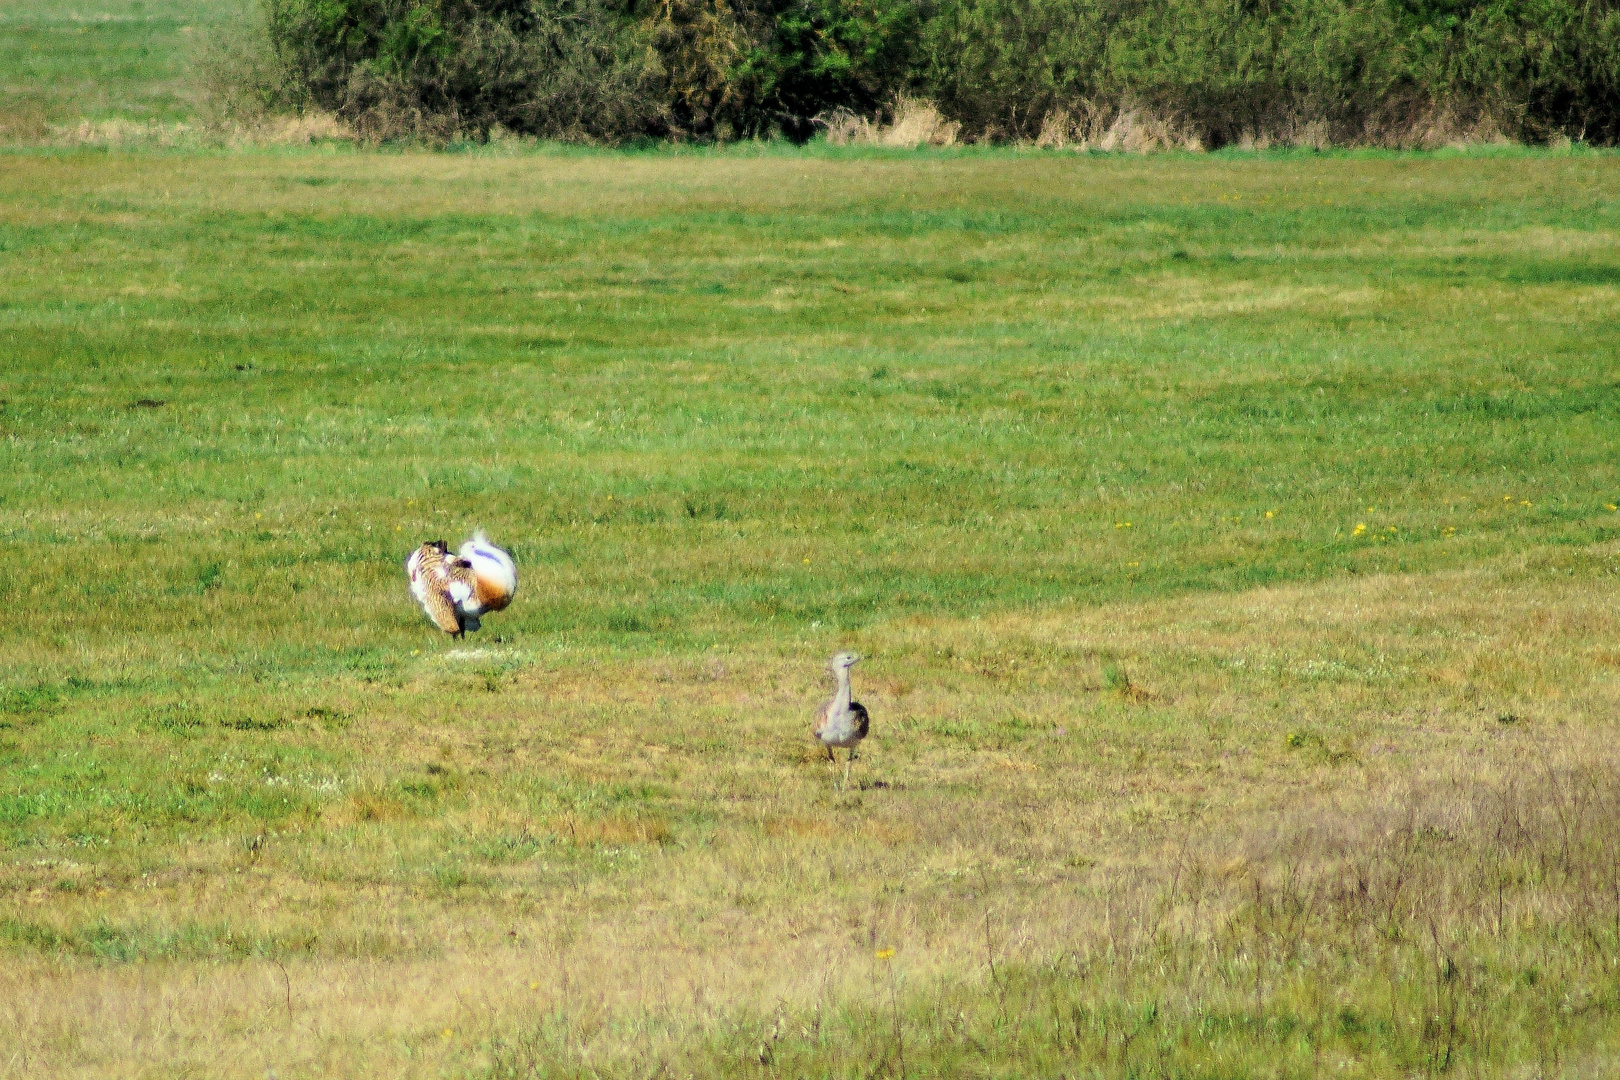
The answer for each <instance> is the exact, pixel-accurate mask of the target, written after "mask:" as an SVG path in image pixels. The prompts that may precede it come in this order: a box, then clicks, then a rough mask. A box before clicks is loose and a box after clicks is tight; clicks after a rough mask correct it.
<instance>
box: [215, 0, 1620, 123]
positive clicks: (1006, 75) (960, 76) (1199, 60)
mask: <svg viewBox="0 0 1620 1080" xmlns="http://www.w3.org/2000/svg"><path fill="white" fill-rule="evenodd" d="M1616 2H1617V0H1580V2H1577V0H1291V2H1284V0H1163V2H1160V3H1147V2H1145V0H760V2H744V0H264V3H265V5H266V7H265V10H266V14H267V27H268V41H269V43H270V48H271V50H272V52H273V55H274V58H275V60H276V65H275V72H276V75H275V79H274V80H269V81H273V82H274V83H275V86H274V95H273V96H279V97H280V98H281V99H283V100H288V101H297V102H304V103H309V104H314V105H317V106H319V107H322V108H325V109H328V110H331V111H332V112H334V113H336V114H338V115H339V116H340V117H342V118H344V119H345V120H347V121H348V122H349V123H351V124H353V125H354V126H355V127H356V128H357V129H358V130H359V131H360V132H361V133H362V134H364V135H367V136H370V137H374V138H388V137H392V136H396V135H426V136H429V137H439V138H443V137H451V136H455V135H461V136H466V137H473V138H482V137H484V136H487V135H488V133H489V132H490V131H491V130H493V129H494V128H496V127H498V126H499V127H505V128H508V129H511V130H513V131H516V132H520V133H526V134H533V135H539V136H546V137H553V138H574V139H594V140H607V141H614V140H623V139H627V138H632V137H636V136H645V135H675V136H680V137H696V138H703V139H707V138H715V139H730V138H743V137H759V136H770V135H778V134H780V135H786V136H788V137H790V138H794V139H803V138H806V137H808V136H809V135H810V134H811V133H812V131H813V130H814V128H813V125H814V121H815V120H816V118H817V117H818V116H820V115H822V114H826V113H829V112H831V111H833V110H853V111H855V112H856V113H860V114H864V115H868V116H869V115H873V114H875V113H880V112H882V111H884V110H885V109H887V108H888V107H889V106H890V105H891V104H892V103H893V102H894V101H896V100H897V99H898V97H899V96H900V95H902V94H911V95H916V96H921V97H924V98H928V99H931V100H933V101H934V102H935V103H937V105H938V106H939V108H940V110H941V111H942V112H943V113H944V115H945V117H946V118H948V119H949V120H952V121H957V122H960V123H961V124H962V125H963V134H964V135H965V136H967V137H970V138H1033V137H1036V136H1039V135H1041V134H1042V132H1043V130H1044V131H1046V132H1047V133H1048V134H1049V135H1050V134H1051V132H1052V131H1054V130H1055V129H1054V128H1053V126H1052V125H1053V124H1054V123H1057V122H1059V121H1061V122H1062V123H1067V124H1069V125H1070V126H1071V127H1073V128H1074V129H1075V132H1077V135H1076V137H1077V138H1095V137H1096V136H1097V135H1098V134H1099V133H1100V132H1102V131H1104V130H1107V129H1110V128H1114V129H1116V130H1117V128H1118V124H1119V123H1120V122H1122V118H1124V119H1126V120H1129V119H1130V118H1132V117H1137V116H1142V117H1152V118H1154V122H1156V123H1158V124H1159V125H1160V128H1161V131H1162V133H1163V138H1162V139H1161V141H1170V142H1181V143H1184V144H1199V145H1204V146H1211V147H1213V146H1220V145H1224V144H1228V143H1233V142H1240V141H1243V140H1246V139H1255V140H1264V139H1272V140H1280V141H1284V142H1291V143H1314V144H1321V143H1329V142H1331V143H1337V144H1355V143H1370V144H1382V145H1412V144H1425V143H1427V144H1433V143H1437V142H1444V141H1448V140H1450V139H1452V138H1455V137H1457V136H1459V135H1473V136H1481V135H1490V134H1492V133H1497V134H1502V135H1507V136H1509V137H1513V138H1518V139H1524V140H1528V141H1545V140H1548V139H1551V138H1555V137H1558V136H1560V135H1564V136H1569V137H1571V138H1582V139H1586V140H1589V141H1593V142H1602V143H1608V142H1613V141H1614V140H1615V139H1616V138H1617V136H1620V10H1617V8H1616V6H1615V5H1616ZM638 5H639V6H638ZM248 66H251V65H248ZM261 66H262V65H261ZM244 69H245V68H244ZM263 80H268V76H264V77H262V81H263ZM259 96H260V97H261V98H263V97H265V96H266V95H265V94H262V93H261V94H260V95H259Z"/></svg>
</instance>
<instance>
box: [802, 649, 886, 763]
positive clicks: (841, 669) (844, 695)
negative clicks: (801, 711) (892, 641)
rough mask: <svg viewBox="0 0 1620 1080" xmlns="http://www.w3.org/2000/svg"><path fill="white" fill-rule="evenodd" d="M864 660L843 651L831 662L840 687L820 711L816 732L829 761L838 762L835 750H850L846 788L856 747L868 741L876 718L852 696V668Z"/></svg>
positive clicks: (836, 682) (828, 665)
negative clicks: (864, 740)
mask: <svg viewBox="0 0 1620 1080" xmlns="http://www.w3.org/2000/svg"><path fill="white" fill-rule="evenodd" d="M860 659H861V658H860V657H859V656H856V655H855V654H854V653H852V652H841V653H839V654H838V655H837V656H834V657H833V658H832V659H831V660H830V661H828V663H827V667H828V668H830V669H831V670H832V674H833V681H834V683H835V684H836V687H837V688H836V689H835V690H834V691H833V696H832V700H830V701H828V702H826V703H824V704H823V705H822V706H821V708H820V710H818V711H817V713H816V726H815V728H814V729H813V731H812V733H813V734H814V735H815V737H816V739H817V741H819V742H820V743H821V745H822V746H825V747H826V748H827V760H828V761H830V762H832V763H833V764H835V765H836V764H837V763H838V758H837V757H836V756H835V755H834V754H833V747H835V746H842V747H845V748H847V749H848V750H849V756H848V757H847V758H845V759H844V786H845V787H848V786H849V765H850V762H852V761H854V760H855V745H856V744H857V743H859V742H860V741H861V740H862V739H864V738H866V733H867V732H868V731H870V730H871V729H872V718H871V717H870V716H868V715H867V714H866V706H864V705H862V704H861V703H860V702H858V701H855V700H853V699H852V698H851V696H850V693H851V691H850V688H849V669H850V668H852V667H854V666H855V665H856V664H857V663H859V662H860Z"/></svg>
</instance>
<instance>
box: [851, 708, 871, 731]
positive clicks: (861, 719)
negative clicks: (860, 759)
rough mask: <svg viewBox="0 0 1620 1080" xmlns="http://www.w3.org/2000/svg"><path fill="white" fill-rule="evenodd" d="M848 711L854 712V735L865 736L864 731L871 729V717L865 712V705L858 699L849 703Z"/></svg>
mask: <svg viewBox="0 0 1620 1080" xmlns="http://www.w3.org/2000/svg"><path fill="white" fill-rule="evenodd" d="M849 711H850V712H852V713H854V714H855V733H856V734H855V737H856V738H858V739H864V738H866V733H867V732H868V731H871V730H872V718H871V717H870V716H868V715H867V714H866V706H865V705H862V704H861V703H860V702H858V701H852V702H850V703H849Z"/></svg>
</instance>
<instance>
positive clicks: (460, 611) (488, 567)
mask: <svg viewBox="0 0 1620 1080" xmlns="http://www.w3.org/2000/svg"><path fill="white" fill-rule="evenodd" d="M405 573H406V574H408V575H410V579H411V594H412V595H413V596H415V597H416V600H417V602H418V603H420V604H421V605H422V610H423V611H425V612H427V616H428V618H430V619H432V620H433V625H435V626H437V627H438V628H439V629H440V630H443V631H444V632H445V633H447V634H452V635H454V636H456V637H465V636H466V634H467V631H469V630H477V629H478V628H479V626H480V625H482V624H481V623H480V618H481V617H482V616H484V615H488V614H489V613H490V612H492V611H499V610H501V609H502V608H504V607H505V606H506V605H507V604H510V603H511V602H512V597H513V596H514V595H515V594H516V593H517V566H516V565H515V564H514V563H513V562H512V556H510V555H508V554H507V553H506V552H504V551H502V550H501V549H500V548H498V547H496V546H495V545H494V544H492V543H490V542H489V537H487V536H485V535H484V534H483V532H482V531H480V532H478V533H476V534H474V535H473V538H472V539H471V540H468V541H467V542H466V543H465V544H462V545H461V550H460V551H458V552H456V553H455V554H454V555H452V554H450V549H449V548H448V547H447V546H446V545H445V542H444V541H443V540H430V541H429V542H427V543H425V544H423V545H422V546H421V547H419V548H417V549H416V550H415V551H413V552H411V557H410V558H409V559H407V560H405Z"/></svg>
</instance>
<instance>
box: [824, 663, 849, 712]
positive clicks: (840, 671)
mask: <svg viewBox="0 0 1620 1080" xmlns="http://www.w3.org/2000/svg"><path fill="white" fill-rule="evenodd" d="M833 679H834V680H835V681H836V682H837V683H838V688H837V689H836V690H835V691H833V699H832V707H831V709H830V710H829V711H830V712H834V713H841V712H843V711H845V710H846V709H848V708H849V697H850V691H849V668H847V667H836V668H833Z"/></svg>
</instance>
